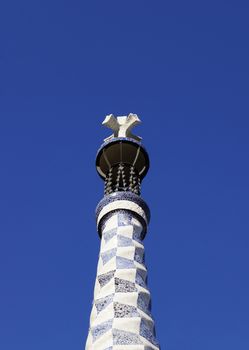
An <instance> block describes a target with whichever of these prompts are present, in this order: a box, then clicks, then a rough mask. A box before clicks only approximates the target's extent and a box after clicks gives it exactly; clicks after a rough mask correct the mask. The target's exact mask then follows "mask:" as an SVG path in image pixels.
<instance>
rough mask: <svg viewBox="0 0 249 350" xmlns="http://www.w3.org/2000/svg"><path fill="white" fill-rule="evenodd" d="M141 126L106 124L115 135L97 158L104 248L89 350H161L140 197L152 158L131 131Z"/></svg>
mask: <svg viewBox="0 0 249 350" xmlns="http://www.w3.org/2000/svg"><path fill="white" fill-rule="evenodd" d="M138 122H139V119H138V117H137V116H136V115H134V114H130V115H129V116H128V117H117V118H114V117H113V116H112V115H111V116H108V117H107V118H106V119H105V121H104V123H103V124H105V125H107V126H109V127H111V128H112V129H113V131H114V134H113V135H112V136H111V137H109V138H108V139H106V140H105V143H104V144H103V145H102V146H101V148H100V149H99V151H98V154H97V157H96V168H97V171H98V173H99V175H100V176H101V178H102V179H103V180H104V182H105V186H104V193H105V195H104V198H103V199H102V200H101V201H100V202H99V204H98V206H97V209H96V221H97V230H98V233H99V236H100V238H101V245H100V255H99V261H98V267H97V278H96V282H95V288H94V302H93V307H92V312H91V317H90V329H89V334H88V338H87V343H86V350H111V349H113V350H122V349H127V350H140V349H141V350H142V349H143V350H157V349H159V344H158V342H157V340H156V336H155V327H154V321H153V318H152V315H151V301H150V300H151V298H150V292H149V289H148V286H147V269H146V266H145V261H144V245H143V239H144V237H145V234H146V232H147V226H148V223H149V220H150V211H149V208H148V206H147V204H146V202H145V201H144V200H143V199H142V198H141V197H140V192H141V181H142V179H143V177H144V176H145V175H146V173H147V171H148V169H149V157H148V154H147V152H146V150H145V149H144V147H143V146H142V145H141V142H140V138H138V137H137V136H134V135H132V134H131V132H130V129H131V127H132V126H134V125H136V124H137V123H138Z"/></svg>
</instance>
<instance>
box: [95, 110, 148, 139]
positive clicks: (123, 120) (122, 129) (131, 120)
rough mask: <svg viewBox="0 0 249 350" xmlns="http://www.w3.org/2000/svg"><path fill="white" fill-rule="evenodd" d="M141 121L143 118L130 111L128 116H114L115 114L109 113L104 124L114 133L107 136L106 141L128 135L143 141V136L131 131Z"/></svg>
mask: <svg viewBox="0 0 249 350" xmlns="http://www.w3.org/2000/svg"><path fill="white" fill-rule="evenodd" d="M140 123H141V120H140V119H139V118H138V116H137V115H136V114H133V113H130V114H129V115H128V116H120V117H114V115H113V114H109V115H107V116H106V117H105V120H104V121H103V123H102V125H104V126H106V127H108V128H110V129H112V130H113V134H112V135H111V136H109V137H107V138H106V139H105V140H104V141H105V142H107V141H110V140H111V139H112V138H114V137H127V138H131V139H134V140H136V141H141V140H142V138H141V137H139V136H136V135H133V134H132V133H131V129H132V128H134V126H136V125H138V124H140Z"/></svg>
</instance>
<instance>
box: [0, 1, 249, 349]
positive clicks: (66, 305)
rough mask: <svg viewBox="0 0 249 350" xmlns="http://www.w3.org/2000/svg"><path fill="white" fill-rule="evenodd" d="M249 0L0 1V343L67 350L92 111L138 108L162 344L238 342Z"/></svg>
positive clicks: (94, 194)
mask: <svg viewBox="0 0 249 350" xmlns="http://www.w3.org/2000/svg"><path fill="white" fill-rule="evenodd" d="M248 10H249V3H248V1H240V0H239V1H221V0H216V1H213V0H211V1H206V2H203V1H193V0H190V1H183V0H181V1H180V0H179V1H170V2H169V1H153V2H152V1H145V0H144V1H140V0H137V1H129V0H128V1H125V2H120V1H75V0H72V1H63V0H62V1H57V0H50V1H47V0H43V1H37V0H32V1H31V0H30V1H28V0H24V1H17V0H12V1H6V2H2V3H1V5H0V33H1V35H0V48H1V49H0V76H1V79H0V162H1V172H0V212H1V220H0V233H1V244H0V275H1V288H0V300H1V301H0V304H1V308H0V309H1V312H0V330H1V331H0V333H1V336H0V348H1V349H4V350H14V349H16V348H17V347H18V348H19V349H25V350H34V349H35V350H43V349H47V350H54V349H60V350H68V349H74V350H80V349H83V348H84V342H85V338H86V335H87V330H88V322H89V314H90V309H91V302H92V296H93V283H94V279H95V273H96V264H97V256H98V250H99V239H98V235H97V233H96V227H95V216H94V210H95V206H96V204H97V203H98V201H99V200H100V199H101V197H102V194H103V183H102V181H101V180H100V178H98V176H97V174H96V171H95V166H94V159H95V153H96V150H97V149H98V147H99V146H100V144H101V142H102V140H103V138H104V137H106V136H107V135H109V131H108V130H107V129H106V130H105V129H103V128H102V127H101V122H102V120H103V119H104V117H105V115H106V114H109V113H114V114H116V115H117V114H119V115H122V114H127V113H129V112H133V113H137V114H138V115H139V116H140V118H141V119H142V121H143V124H142V125H141V126H139V127H138V128H136V133H137V134H138V135H141V136H142V137H143V140H144V144H145V146H146V147H147V149H148V151H149V154H150V158H151V169H150V172H149V173H148V175H147V177H146V179H145V180H144V183H143V197H144V198H145V199H146V200H147V202H148V204H149V205H150V208H151V212H152V220H151V225H150V228H149V233H148V235H147V238H146V240H145V246H146V259H147V265H148V268H149V284H150V289H151V292H152V298H153V315H154V318H155V319H156V328H157V335H158V338H159V340H160V343H161V346H162V349H163V350H164V349H167V350H199V349H202V350H221V349H226V350H230V349H231V350H232V349H240V350H248V348H249V332H248V329H249V299H248V295H249V281H248V265H249V258H248V243H249V237H248V232H249V219H248V208H249V185H248V178H249V165H248V150H249V141H248V131H249V113H248V112H249V106H248V93H249V68H248V62H249V45H248V37H249V22H248Z"/></svg>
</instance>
